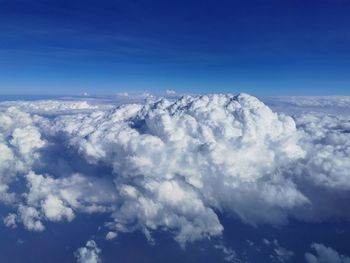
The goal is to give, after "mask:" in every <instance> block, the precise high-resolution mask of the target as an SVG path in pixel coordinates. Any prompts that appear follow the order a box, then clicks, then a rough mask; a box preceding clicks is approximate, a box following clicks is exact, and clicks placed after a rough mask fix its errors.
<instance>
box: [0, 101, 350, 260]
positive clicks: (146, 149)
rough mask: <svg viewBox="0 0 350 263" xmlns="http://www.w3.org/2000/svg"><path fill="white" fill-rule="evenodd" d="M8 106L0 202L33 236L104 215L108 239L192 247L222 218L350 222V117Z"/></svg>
mask: <svg viewBox="0 0 350 263" xmlns="http://www.w3.org/2000/svg"><path fill="white" fill-rule="evenodd" d="M0 106H1V107H0V151H1V153H2V154H1V155H0V202H2V203H6V204H7V205H10V204H11V203H12V204H14V205H13V209H14V210H18V215H17V217H16V220H15V222H17V223H23V224H24V226H25V227H26V228H27V229H30V230H36V231H41V230H43V229H44V224H45V221H47V220H48V221H54V222H56V221H62V220H64V221H71V220H73V219H74V216H75V215H76V214H77V213H102V212H104V213H109V214H110V216H111V222H108V226H109V228H110V229H109V230H108V231H110V233H115V235H117V234H118V232H130V231H134V230H140V231H143V232H144V233H145V235H147V237H148V238H149V240H152V231H154V230H158V229H162V230H165V231H166V230H169V231H171V233H173V234H174V238H175V239H176V240H177V241H178V242H179V243H180V244H181V245H185V244H186V243H187V242H191V241H195V240H198V239H203V238H210V237H213V236H220V235H221V234H222V232H223V226H222V224H221V222H220V220H219V217H218V214H217V213H218V211H220V213H224V214H227V215H229V216H235V217H237V218H240V219H241V220H242V221H244V222H246V223H250V224H259V223H269V224H282V223H286V222H287V221H288V218H290V217H292V218H302V219H303V220H327V219H329V218H343V219H344V218H345V219H349V218H350V211H349V209H347V208H344V207H341V205H339V203H344V202H338V201H339V198H344V197H343V196H344V195H341V194H340V193H344V192H346V191H348V190H349V189H350V184H349V182H350V180H348V179H349V178H348V177H349V174H348V172H347V171H348V170H349V169H350V166H349V165H350V161H349V157H348V156H350V137H349V136H350V133H349V130H350V124H349V118H348V117H346V116H343V117H341V116H337V117H334V116H328V115H325V114H320V113H317V114H316V113H309V114H301V115H296V116H294V119H293V118H291V117H289V116H287V115H284V114H277V113H274V112H273V111H272V110H271V109H270V108H269V107H267V106H266V105H264V104H263V103H262V102H261V101H259V100H258V99H256V98H254V97H252V96H249V95H246V94H240V95H238V96H232V95H208V96H199V97H198V96H197V97H192V96H185V97H183V98H181V99H178V100H173V101H172V100H167V99H160V100H158V101H154V100H147V101H146V102H144V103H138V104H126V105H122V106H115V107H113V108H110V107H106V106H105V105H102V104H101V105H100V104H98V103H96V104H94V105H90V104H89V103H87V102H82V101H77V102H74V101H70V102H67V101H65V102H62V101H39V102H18V103H0ZM14 182H20V183H22V184H23V188H24V189H25V190H24V191H23V192H17V193H16V192H13V191H12V184H13V183H14ZM325 189H326V191H324V190H325ZM345 198H346V197H345ZM14 200H16V202H14ZM347 200H348V199H347ZM349 201H350V200H349ZM325 204H327V205H325ZM10 219H11V218H9V219H8V222H9V223H8V224H7V225H8V226H12V225H13V224H12V223H11V222H12V221H13V220H12V221H11V220H10ZM113 236H114V234H109V233H108V234H107V237H106V238H107V239H108V238H109V239H110V238H113ZM287 252H288V251H287V250H283V249H282V248H276V251H275V254H276V255H279V257H280V258H282V259H283V258H286V257H287V256H288V255H290V253H287Z"/></svg>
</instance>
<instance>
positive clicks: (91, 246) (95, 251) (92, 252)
mask: <svg viewBox="0 0 350 263" xmlns="http://www.w3.org/2000/svg"><path fill="white" fill-rule="evenodd" d="M100 254H101V249H99V248H98V247H97V245H96V243H95V241H94V240H89V241H87V242H86V245H85V247H81V248H79V249H78V250H77V251H76V258H77V263H100V262H101V259H100Z"/></svg>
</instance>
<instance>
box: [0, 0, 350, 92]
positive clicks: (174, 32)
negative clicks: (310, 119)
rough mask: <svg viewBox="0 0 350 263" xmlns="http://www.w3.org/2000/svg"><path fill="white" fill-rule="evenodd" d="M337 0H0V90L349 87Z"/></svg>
mask: <svg viewBox="0 0 350 263" xmlns="http://www.w3.org/2000/svg"><path fill="white" fill-rule="evenodd" d="M349 14H350V1H347V0H317V1H316V0H315V1H312V0H212V1H207V0H196V1H194V0H176V1H172V0H171V1H164V0H161V1H158V0H152V1H149V0H142V1H135V0H113V1H107V0H99V1H97V0H94V1H93V0H83V1H82V0H74V1H73V0H55V1H52V0H0V94H29V95H33V94H59V95H65V94H80V93H81V92H85V91H86V92H90V93H92V94H113V93H115V92H122V91H130V90H132V91H150V92H162V91H164V90H166V89H174V90H176V91H178V92H233V93H236V92H241V91H243V92H248V93H252V94H255V95H290V94H293V95H342V94H347V95H349V94H350V16H349Z"/></svg>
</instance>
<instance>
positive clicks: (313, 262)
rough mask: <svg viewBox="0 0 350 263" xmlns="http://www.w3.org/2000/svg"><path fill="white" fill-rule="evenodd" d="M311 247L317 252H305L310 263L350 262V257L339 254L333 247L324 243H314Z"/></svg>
mask: <svg viewBox="0 0 350 263" xmlns="http://www.w3.org/2000/svg"><path fill="white" fill-rule="evenodd" d="M311 248H312V249H313V250H314V251H315V252H316V254H312V253H309V252H307V253H305V260H306V261H307V262H308V263H349V262H350V257H347V256H345V255H341V254H339V253H338V252H337V251H335V250H334V249H333V248H331V247H326V246H325V245H323V244H318V243H313V244H312V245H311Z"/></svg>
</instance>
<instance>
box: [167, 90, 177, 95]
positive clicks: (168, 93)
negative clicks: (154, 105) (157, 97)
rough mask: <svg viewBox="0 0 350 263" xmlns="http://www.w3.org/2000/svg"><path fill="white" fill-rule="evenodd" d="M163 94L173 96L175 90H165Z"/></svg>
mask: <svg viewBox="0 0 350 263" xmlns="http://www.w3.org/2000/svg"><path fill="white" fill-rule="evenodd" d="M165 94H166V95H175V94H176V92H175V90H172V89H167V90H166V91H165Z"/></svg>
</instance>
